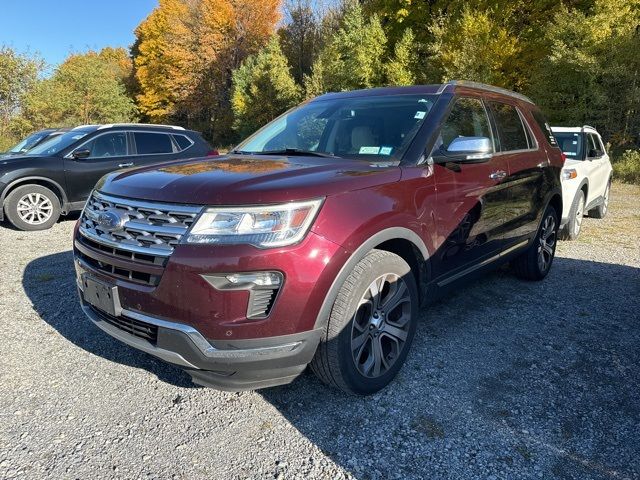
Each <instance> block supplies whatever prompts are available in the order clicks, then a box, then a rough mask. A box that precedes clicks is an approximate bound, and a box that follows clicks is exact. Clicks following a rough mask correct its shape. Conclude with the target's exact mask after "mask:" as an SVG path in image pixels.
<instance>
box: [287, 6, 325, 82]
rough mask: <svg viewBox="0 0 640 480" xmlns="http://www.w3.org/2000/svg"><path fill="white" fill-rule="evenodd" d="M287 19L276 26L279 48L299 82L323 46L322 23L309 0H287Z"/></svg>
mask: <svg viewBox="0 0 640 480" xmlns="http://www.w3.org/2000/svg"><path fill="white" fill-rule="evenodd" d="M285 10H286V13H287V20H286V23H285V24H284V26H283V27H281V28H280V29H279V30H278V35H279V36H280V45H281V47H282V52H283V53H284V55H285V57H287V61H288V63H289V65H291V73H292V75H293V78H294V79H295V81H296V83H298V84H302V82H303V80H304V77H305V75H306V76H309V75H311V69H312V67H313V63H314V62H315V60H316V58H317V57H318V54H319V53H320V51H321V49H322V39H323V38H322V25H321V21H320V19H319V18H318V13H317V11H316V10H315V9H314V8H313V4H312V1H311V0H289V1H288V2H287V4H286V6H285Z"/></svg>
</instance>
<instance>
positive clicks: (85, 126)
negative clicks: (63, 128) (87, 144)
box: [71, 124, 100, 130]
mask: <svg viewBox="0 0 640 480" xmlns="http://www.w3.org/2000/svg"><path fill="white" fill-rule="evenodd" d="M91 127H100V125H91V124H87V125H78V126H77V127H73V128H72V129H71V130H81V129H83V128H91Z"/></svg>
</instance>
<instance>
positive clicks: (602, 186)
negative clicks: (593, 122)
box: [551, 125, 612, 240]
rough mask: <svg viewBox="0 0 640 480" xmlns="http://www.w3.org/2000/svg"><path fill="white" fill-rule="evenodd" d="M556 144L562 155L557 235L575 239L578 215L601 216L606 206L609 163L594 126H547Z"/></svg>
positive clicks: (605, 210) (608, 188)
mask: <svg viewBox="0 0 640 480" xmlns="http://www.w3.org/2000/svg"><path fill="white" fill-rule="evenodd" d="M551 130H553V134H554V136H555V137H556V139H557V140H558V146H559V147H560V149H561V150H562V151H563V152H564V154H565V155H566V158H567V160H566V162H565V164H564V168H563V169H562V204H563V209H562V221H561V224H560V226H561V236H562V238H564V239H568V240H575V239H576V238H577V237H578V234H579V233H580V226H581V225H582V216H583V215H584V213H585V212H588V215H589V217H593V218H603V217H604V216H605V215H606V213H607V208H608V207H609V191H610V189H611V171H612V168H611V162H610V161H609V155H607V152H606V150H605V148H604V144H603V143H602V138H600V134H599V133H598V132H597V131H596V129H595V128H593V127H590V126H588V125H585V126H584V127H551Z"/></svg>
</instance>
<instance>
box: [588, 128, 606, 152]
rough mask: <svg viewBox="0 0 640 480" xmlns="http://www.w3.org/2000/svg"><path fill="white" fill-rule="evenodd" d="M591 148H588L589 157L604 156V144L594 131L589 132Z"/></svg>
mask: <svg viewBox="0 0 640 480" xmlns="http://www.w3.org/2000/svg"><path fill="white" fill-rule="evenodd" d="M587 137H588V138H589V139H588V145H589V149H588V150H587V156H588V157H589V158H600V157H601V156H602V151H603V149H602V146H601V145H600V141H599V140H598V137H597V136H596V135H595V134H593V133H588V134H587Z"/></svg>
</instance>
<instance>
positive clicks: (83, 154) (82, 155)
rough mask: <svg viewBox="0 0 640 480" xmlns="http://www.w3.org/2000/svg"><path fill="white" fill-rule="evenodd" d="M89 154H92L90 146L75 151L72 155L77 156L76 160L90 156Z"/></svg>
mask: <svg viewBox="0 0 640 480" xmlns="http://www.w3.org/2000/svg"><path fill="white" fill-rule="evenodd" d="M89 155H91V150H89V149H88V148H82V149H80V150H76V151H75V152H73V153H72V154H71V156H72V157H73V158H75V159H76V160H82V159H84V158H89Z"/></svg>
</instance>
